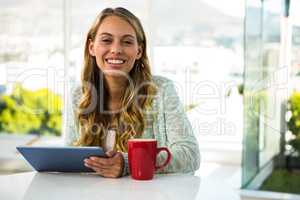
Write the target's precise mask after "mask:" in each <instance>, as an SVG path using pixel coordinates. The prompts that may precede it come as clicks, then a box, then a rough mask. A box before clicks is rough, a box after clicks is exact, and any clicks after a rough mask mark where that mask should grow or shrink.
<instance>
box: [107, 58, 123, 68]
mask: <svg viewBox="0 0 300 200" xmlns="http://www.w3.org/2000/svg"><path fill="white" fill-rule="evenodd" d="M105 62H106V64H107V65H108V67H110V68H121V67H122V66H123V64H124V63H125V62H126V61H125V60H124V59H111V58H107V59H105Z"/></svg>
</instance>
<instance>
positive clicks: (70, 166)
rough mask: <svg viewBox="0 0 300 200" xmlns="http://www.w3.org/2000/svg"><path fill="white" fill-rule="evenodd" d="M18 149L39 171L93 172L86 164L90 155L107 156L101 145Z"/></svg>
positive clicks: (21, 147)
mask: <svg viewBox="0 0 300 200" xmlns="http://www.w3.org/2000/svg"><path fill="white" fill-rule="evenodd" d="M17 150H18V151H19V152H20V153H21V154H22V155H23V157H24V158H25V159H26V160H27V161H28V162H29V164H30V165H31V166H32V167H33V168H34V169H35V170H36V171H39V172H93V170H92V169H90V168H87V167H85V166H84V161H83V160H84V159H85V158H89V157H90V156H98V157H106V155H105V152H104V151H103V149H102V148H100V147H29V146H19V147H17Z"/></svg>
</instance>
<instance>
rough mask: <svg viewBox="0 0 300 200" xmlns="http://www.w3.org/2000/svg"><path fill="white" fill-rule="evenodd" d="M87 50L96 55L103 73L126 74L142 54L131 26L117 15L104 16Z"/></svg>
mask: <svg viewBox="0 0 300 200" xmlns="http://www.w3.org/2000/svg"><path fill="white" fill-rule="evenodd" d="M89 52H90V54H91V55H92V56H95V57H96V62H97V65H98V67H99V68H100V69H101V70H102V71H103V73H104V74H105V75H114V76H116V75H117V76H120V75H125V76H126V75H127V74H128V73H129V72H130V71H131V69H132V68H133V66H134V62H135V61H136V60H137V59H140V58H141V56H142V48H141V47H140V46H139V45H138V42H137V37H136V33H135V31H134V29H133V27H132V26H131V25H130V24H129V23H128V22H127V21H125V20H123V19H122V18H120V17H117V16H109V17H106V18H105V19H104V20H103V21H102V23H101V24H100V26H99V28H98V31H97V34H96V37H95V40H94V41H91V42H90V44H89Z"/></svg>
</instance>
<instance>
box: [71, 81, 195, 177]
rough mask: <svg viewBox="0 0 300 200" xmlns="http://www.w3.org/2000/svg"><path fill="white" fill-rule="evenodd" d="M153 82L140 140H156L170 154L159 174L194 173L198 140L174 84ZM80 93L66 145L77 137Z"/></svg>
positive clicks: (161, 158) (75, 93)
mask: <svg viewBox="0 0 300 200" xmlns="http://www.w3.org/2000/svg"><path fill="white" fill-rule="evenodd" d="M153 82H154V83H155V84H156V86H157V88H158V92H157V94H156V96H155V98H154V100H153V104H152V110H151V111H152V113H154V114H151V115H148V114H146V115H147V116H146V119H147V121H148V123H149V124H150V125H147V127H146V128H145V131H144V133H143V136H142V137H143V138H155V139H156V140H157V141H158V146H160V147H167V148H168V149H169V150H170V152H171V153H172V160H171V162H170V163H169V164H168V165H167V166H166V167H165V168H163V169H162V170H159V171H158V173H188V172H194V171H196V170H197V169H198V168H199V166H200V152H199V147H198V143H197V140H196V138H195V136H194V134H193V131H192V127H191V124H190V122H189V121H188V118H187V116H186V113H185V111H184V109H183V106H182V104H181V102H180V100H179V97H178V95H177V92H176V91H175V87H174V84H173V82H172V81H171V80H169V79H167V78H164V77H161V76H153ZM80 96H81V89H80V88H79V87H77V89H75V90H74V91H73V94H72V106H73V109H68V110H69V111H68V113H67V115H68V116H67V127H66V134H65V144H66V145H71V144H72V143H73V141H75V140H76V139H77V138H78V137H79V133H78V128H77V127H78V124H77V123H78V122H77V120H76V119H75V117H74V111H75V109H76V107H77V106H78V103H79V100H80ZM123 155H124V159H125V169H124V170H123V172H124V173H123V175H126V174H128V173H129V171H128V157H127V153H123ZM166 156H167V155H166V154H165V153H161V154H159V155H158V157H157V163H162V162H163V161H164V160H165V159H166Z"/></svg>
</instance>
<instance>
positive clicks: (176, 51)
mask: <svg viewBox="0 0 300 200" xmlns="http://www.w3.org/2000/svg"><path fill="white" fill-rule="evenodd" d="M119 6H122V7H125V8H127V9H129V10H130V11H132V12H133V13H134V14H136V15H137V16H138V17H139V18H140V20H141V21H142V24H143V25H144V28H145V31H146V35H147V38H148V44H149V46H148V54H149V57H150V62H151V67H152V72H153V74H155V75H162V76H165V77H167V78H169V79H172V80H173V81H174V82H175V85H176V89H177V91H178V94H179V96H180V98H181V100H182V102H183V104H184V106H185V109H186V112H187V115H188V117H189V119H190V121H191V123H192V126H193V129H194V132H195V135H196V137H197V139H198V141H199V145H200V151H201V152H202V162H213V163H217V164H219V165H223V164H226V165H232V166H236V167H237V169H238V171H239V172H240V179H241V183H240V186H241V187H242V188H252V189H259V188H262V187H263V186H264V183H266V181H265V180H266V179H267V178H268V177H271V176H272V175H274V174H275V175H276V173H279V176H280V179H279V180H281V181H279V182H281V184H282V185H284V184H287V183H286V182H284V181H285V180H286V179H290V178H286V179H284V178H282V176H283V175H286V176H287V177H289V175H290V176H293V177H294V176H295V174H297V173H298V171H297V169H298V168H299V166H300V162H299V149H300V136H299V133H300V93H299V90H300V84H299V83H300V81H299V80H300V79H299V77H300V16H299V14H298V13H297V10H298V11H299V10H300V4H299V2H298V1H297V0H282V1H278V0H251V1H250V0H227V1H226V4H225V3H224V2H223V1H221V0H188V1H180V0H160V1H151V0H130V1H117V0H102V1H98V0H89V1H88V3H87V2H83V1H79V0H63V1H62V0H51V1H38V0H27V1H21V0H1V1H0V24H1V29H0V148H1V151H0V174H10V173H17V172H23V171H28V170H31V168H30V167H29V166H28V164H26V162H24V160H22V158H21V157H20V155H19V154H17V152H16V150H15V146H17V145H61V144H62V139H63V137H64V132H65V130H66V128H65V127H66V126H65V125H66V124H68V121H69V120H72V119H68V118H67V116H66V115H64V113H66V112H67V111H68V110H69V109H71V108H70V103H69V102H70V100H71V99H70V88H72V86H74V85H75V84H76V83H77V82H79V81H80V71H81V69H82V63H83V48H84V40H85V37H86V33H87V31H88V29H89V27H90V26H91V24H92V22H93V20H94V19H95V17H96V15H97V14H98V13H99V12H100V11H101V10H102V9H104V8H106V7H119ZM297 159H298V160H297ZM277 169H278V170H277ZM286 169H293V170H294V169H295V170H296V172H295V171H294V174H289V173H292V172H291V171H288V172H289V173H287V171H285V170H286ZM276 170H277V171H276ZM293 170H292V171H293ZM298 175H299V174H298ZM258 176H259V177H264V178H263V179H261V181H257V178H256V177H258ZM275 178H276V177H275ZM297 178H299V176H298V177H297ZM283 179H284V180H283ZM298 180H300V179H298ZM271 182H272V181H271ZM294 182H295V183H294V184H296V186H295V188H297V187H298V186H299V184H300V183H299V181H294ZM266 184H267V183H266ZM271 185H272V184H271ZM271 187H273V186H271ZM298 188H300V187H298ZM263 189H268V188H263ZM280 189H281V191H283V190H284V189H282V188H280ZM280 189H279V190H280ZM270 190H274V189H270ZM285 192H290V193H300V191H299V189H298V190H297V189H295V190H293V191H285Z"/></svg>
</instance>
